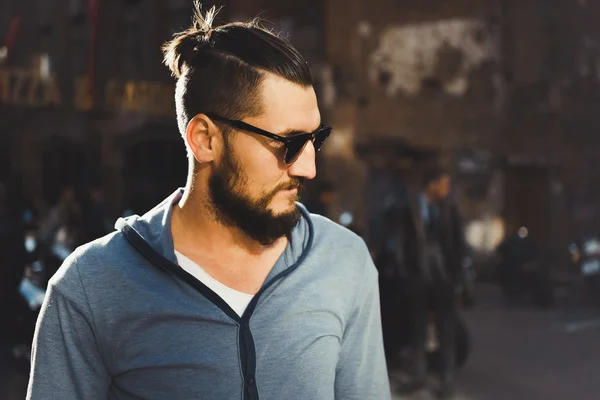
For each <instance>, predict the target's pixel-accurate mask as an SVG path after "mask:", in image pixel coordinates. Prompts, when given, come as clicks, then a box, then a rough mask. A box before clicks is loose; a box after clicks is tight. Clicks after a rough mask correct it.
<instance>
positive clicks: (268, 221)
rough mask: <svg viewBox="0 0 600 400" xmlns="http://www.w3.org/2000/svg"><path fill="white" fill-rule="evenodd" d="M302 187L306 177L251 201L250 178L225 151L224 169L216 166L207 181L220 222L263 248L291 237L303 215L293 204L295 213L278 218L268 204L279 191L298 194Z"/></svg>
mask: <svg viewBox="0 0 600 400" xmlns="http://www.w3.org/2000/svg"><path fill="white" fill-rule="evenodd" d="M303 186H304V179H303V178H292V179H291V180H290V181H289V182H286V183H284V184H280V185H278V186H277V187H275V188H274V189H273V190H271V191H269V192H266V193H263V194H262V195H261V196H260V197H259V198H257V199H252V198H251V197H250V196H249V195H248V194H247V193H246V192H245V189H246V188H247V179H246V178H245V176H244V174H243V171H242V170H241V168H240V166H239V163H238V162H237V160H236V159H235V157H234V156H233V155H232V154H231V152H230V151H228V149H226V151H225V157H224V159H223V164H222V166H220V167H216V168H215V170H214V172H213V174H212V175H211V177H210V178H209V180H208V193H209V196H210V200H211V202H212V211H213V213H214V216H215V218H216V220H217V221H218V222H220V223H222V224H224V225H226V226H230V227H235V228H238V229H239V230H241V231H242V232H243V233H244V234H245V235H246V236H248V237H249V238H250V239H252V240H254V241H255V242H258V243H260V244H261V245H263V246H271V245H273V244H274V243H275V242H276V241H277V240H278V239H280V238H281V237H283V236H289V235H290V233H291V232H292V229H293V228H294V227H295V226H296V225H297V224H298V222H299V221H300V218H301V213H300V210H299V209H298V207H297V206H296V205H295V204H294V205H293V208H292V210H290V211H287V212H284V213H281V214H277V215H276V214H275V213H273V211H272V210H271V209H269V205H270V204H271V202H272V201H273V199H274V198H275V196H276V195H277V194H278V193H279V192H280V191H282V190H286V189H294V188H295V189H298V194H299V193H300V192H301V190H302V189H303ZM297 197H298V195H296V198H295V199H293V201H295V200H297Z"/></svg>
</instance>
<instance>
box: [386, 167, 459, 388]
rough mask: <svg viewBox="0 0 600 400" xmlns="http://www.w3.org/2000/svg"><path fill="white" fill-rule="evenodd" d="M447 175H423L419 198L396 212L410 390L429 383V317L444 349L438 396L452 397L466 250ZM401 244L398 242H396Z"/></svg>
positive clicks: (436, 171)
mask: <svg viewBox="0 0 600 400" xmlns="http://www.w3.org/2000/svg"><path fill="white" fill-rule="evenodd" d="M450 191H451V181H450V176H449V174H448V173H447V172H446V171H445V170H444V169H443V168H441V167H439V166H432V167H429V168H427V169H426V170H425V171H424V173H423V178H422V186H421V190H420V191H419V193H417V194H416V195H412V197H411V199H410V201H409V202H408V203H407V205H406V206H405V207H403V208H402V209H400V210H398V211H396V213H397V215H396V216H395V217H394V218H393V219H392V221H398V226H399V230H400V232H399V233H398V237H399V238H400V240H401V242H400V249H399V251H400V252H401V253H402V257H403V261H402V262H403V263H405V264H406V267H405V269H404V270H405V271H406V274H407V276H408V277H407V281H408V282H409V283H408V285H407V286H408V288H407V294H406V295H405V296H404V297H403V299H404V301H406V305H407V306H408V308H409V309H408V310H406V309H405V311H407V314H408V317H407V320H405V321H408V324H409V326H410V330H411V332H409V334H408V338H409V343H410V348H411V349H412V361H413V362H414V381H413V382H412V384H411V385H409V386H410V387H412V388H413V389H415V390H416V389H420V388H422V387H424V386H425V384H426V378H427V373H428V370H427V351H426V347H427V346H426V341H427V328H428V324H429V317H430V313H431V312H433V313H434V315H435V319H436V321H435V322H436V325H437V331H438V339H439V345H440V349H441V360H440V361H441V362H440V386H439V390H438V395H439V397H441V398H446V397H449V396H451V395H452V392H453V388H454V380H455V368H456V324H457V301H456V289H457V287H459V286H460V284H461V279H462V274H461V271H462V260H463V256H464V251H465V242H464V234H463V227H462V219H461V217H460V215H459V213H458V210H457V207H456V205H455V204H454V203H453V201H452V199H451V198H450ZM396 243H397V242H396Z"/></svg>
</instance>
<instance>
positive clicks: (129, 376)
mask: <svg viewBox="0 0 600 400" xmlns="http://www.w3.org/2000/svg"><path fill="white" fill-rule="evenodd" d="M180 197H181V190H178V191H177V192H175V193H174V194H173V195H172V196H170V197H169V198H168V199H166V200H165V201H163V202H162V203H161V204H159V205H158V206H157V207H155V208H154V209H153V210H151V211H149V212H148V213H147V214H145V215H144V216H143V217H137V216H134V217H130V218H128V219H126V220H123V219H121V220H119V221H118V222H117V232H114V233H112V234H110V235H108V236H106V237H104V238H101V239H99V240H96V241H94V242H92V243H89V244H87V245H85V246H83V247H80V248H79V249H77V250H76V251H75V253H74V254H72V255H71V256H70V257H69V258H68V259H67V260H66V261H65V263H64V265H62V267H61V268H60V269H59V271H58V272H57V273H56V275H55V276H54V277H53V278H52V279H51V281H50V284H49V288H48V292H47V296H46V299H45V301H44V305H43V306H42V310H41V314H40V317H39V319H38V323H37V327H36V332H35V337H34V344H33V353H32V363H33V365H32V370H31V378H30V382H29V388H28V393H27V398H28V399H36V400H37V399H60V400H70V399H73V400H88V399H156V400H159V399H160V400H164V399H189V400H192V399H194V400H198V399H205V400H221V399H223V400H230V399H244V400H247V399H249V400H255V399H259V398H260V399H262V400H283V399H303V400H304V399H318V400H320V399H324V400H325V399H357V400H380V399H381V400H384V399H389V398H390V388H389V383H388V376H387V371H386V364H385V359H384V353H383V342H382V336H381V322H380V312H379V294H378V285H377V272H376V270H375V268H374V266H373V263H372V261H371V258H370V255H369V252H368V251H367V248H366V246H365V244H364V242H363V241H362V240H361V239H360V238H359V237H358V236H356V235H355V234H353V233H351V232H350V231H348V230H346V229H345V228H342V227H340V226H339V225H337V224H334V223H332V222H331V221H329V220H327V219H325V218H323V217H320V216H316V215H309V214H308V213H307V212H306V210H305V209H304V208H303V207H302V206H300V208H301V210H302V219H301V221H300V222H299V223H298V225H297V226H296V227H295V228H294V230H293V232H292V235H291V240H290V243H289V245H288V247H287V249H286V250H285V251H284V253H283V255H282V256H281V257H280V259H279V260H278V261H277V263H276V264H275V266H274V267H273V270H272V271H271V272H270V274H269V276H268V277H267V279H266V281H265V283H264V285H263V287H262V288H261V290H260V291H259V292H258V293H257V294H256V296H254V298H253V300H252V301H251V302H250V304H249V305H248V308H247V309H246V311H245V313H244V314H243V316H242V317H241V318H240V317H239V316H238V315H237V314H236V313H235V312H234V311H233V310H232V309H231V308H230V307H229V306H228V305H227V303H225V302H224V301H223V300H222V299H221V298H220V297H219V296H218V295H216V294H215V293H214V292H212V291H211V290H210V289H209V288H208V287H206V286H205V285H203V284H202V283H201V282H200V281H198V280H196V279H195V278H193V277H192V276H191V275H189V274H187V273H186V272H185V271H184V270H183V269H181V268H180V267H179V266H178V265H177V260H176V257H175V254H174V248H173V238H172V236H171V229H170V226H171V209H172V205H173V204H174V203H176V202H177V201H178V199H179V198H180Z"/></svg>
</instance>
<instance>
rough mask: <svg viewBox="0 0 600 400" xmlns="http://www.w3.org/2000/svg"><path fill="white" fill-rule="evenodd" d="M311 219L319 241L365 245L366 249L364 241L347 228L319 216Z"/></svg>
mask: <svg viewBox="0 0 600 400" xmlns="http://www.w3.org/2000/svg"><path fill="white" fill-rule="evenodd" d="M310 219H311V221H312V223H313V227H314V233H315V237H318V238H319V239H332V240H333V239H335V240H337V241H338V242H340V243H351V244H355V245H359V246H361V245H364V246H365V248H366V245H365V242H364V240H363V239H362V238H361V237H360V236H359V235H358V234H356V233H355V232H352V231H351V230H350V229H348V228H346V227H345V226H342V225H340V224H338V223H336V222H333V221H332V220H330V219H329V218H327V217H324V216H322V215H318V214H311V215H310Z"/></svg>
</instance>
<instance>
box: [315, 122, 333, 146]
mask: <svg viewBox="0 0 600 400" xmlns="http://www.w3.org/2000/svg"><path fill="white" fill-rule="evenodd" d="M330 133H331V128H329V127H326V128H322V129H321V130H320V131H319V132H317V134H316V135H315V141H314V143H313V144H314V146H315V151H319V150H321V146H323V143H325V140H326V139H327V138H328V137H329V134H330Z"/></svg>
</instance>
